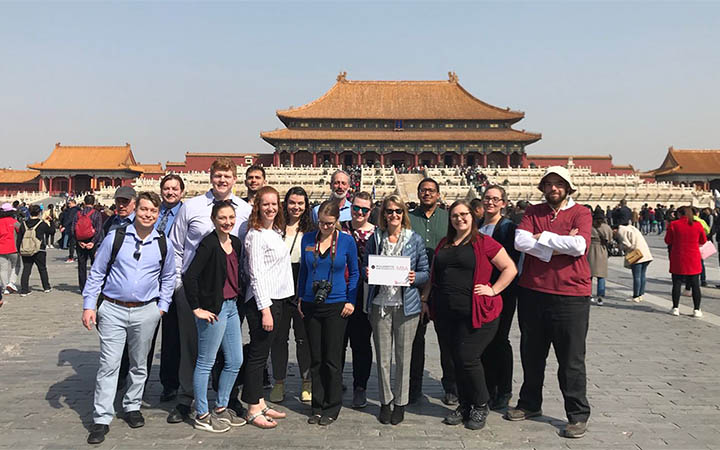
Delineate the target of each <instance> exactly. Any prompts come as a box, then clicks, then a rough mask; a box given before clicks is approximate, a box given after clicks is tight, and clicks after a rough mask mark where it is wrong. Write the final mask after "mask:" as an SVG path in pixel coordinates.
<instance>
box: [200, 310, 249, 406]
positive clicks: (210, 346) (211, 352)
mask: <svg viewBox="0 0 720 450" xmlns="http://www.w3.org/2000/svg"><path fill="white" fill-rule="evenodd" d="M217 318H218V320H217V322H214V323H212V324H210V323H209V322H208V321H207V320H200V319H198V318H195V324H196V325H197V332H198V355H197V363H196V364H195V372H194V374H193V391H194V392H195V410H196V411H197V414H198V415H199V416H201V415H203V414H205V413H207V412H209V407H208V401H207V389H208V380H209V378H210V371H211V370H212V368H213V364H214V363H215V356H216V355H217V352H218V350H219V349H220V347H222V350H223V355H224V356H225V366H224V367H223V370H222V373H221V374H220V381H219V387H218V393H217V400H216V401H215V404H216V406H217V407H218V408H221V407H226V406H227V405H228V402H229V401H230V391H231V390H232V387H233V384H234V383H235V378H236V377H237V374H238V372H239V371H240V366H241V365H242V360H243V348H242V330H241V329H240V318H239V317H238V311H237V304H236V303H235V299H234V298H233V299H228V300H225V301H224V302H223V305H222V309H221V310H220V313H219V314H217Z"/></svg>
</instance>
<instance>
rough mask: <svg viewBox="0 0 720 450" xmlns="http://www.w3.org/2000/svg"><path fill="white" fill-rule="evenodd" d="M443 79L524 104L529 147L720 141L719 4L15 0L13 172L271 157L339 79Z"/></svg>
mask: <svg viewBox="0 0 720 450" xmlns="http://www.w3.org/2000/svg"><path fill="white" fill-rule="evenodd" d="M341 70H345V71H347V72H348V79H353V80H397V79H403V80H442V79H447V72H448V71H449V70H453V71H455V72H457V74H458V76H459V78H460V83H461V84H462V85H463V86H464V87H465V88H466V89H467V90H468V91H470V92H471V93H472V94H473V95H475V96H476V97H478V98H480V99H482V100H484V101H487V102H489V103H492V104H494V105H497V106H501V107H505V106H509V107H511V108H512V109H517V110H521V111H525V113H526V118H525V119H524V120H523V121H521V122H520V123H519V124H517V125H516V128H525V129H527V130H530V131H539V132H542V134H543V139H542V140H541V141H540V142H538V143H536V144H533V145H531V146H529V147H528V152H529V153H530V154H548V153H550V154H573V153H574V154H612V155H613V157H614V161H615V163H616V164H628V163H629V164H633V165H634V166H635V167H636V168H639V169H642V170H647V169H652V168H655V167H657V166H658V165H659V164H660V163H661V161H662V158H663V157H664V155H665V153H666V150H667V147H668V146H670V145H674V146H675V147H676V148H720V125H719V124H718V122H720V120H719V119H720V112H718V111H719V110H718V108H719V107H720V85H719V83H718V81H719V80H720V73H719V72H720V3H690V2H682V3H648V2H636V3H629V4H628V3H620V2H613V3H610V2H606V3H584V2H583V3H578V2H573V3H570V2H567V3H562V2H560V3H540V2H525V3H505V2H503V3H480V2H473V3H452V2H423V3H415V2H397V3H388V2H383V3H368V2H363V3H348V2H330V3H306V2H290V3H274V2H263V3H220V4H216V3H206V2H200V3H192V4H188V3H179V4H178V3H99V2H93V3H71V4H66V3H57V2H52V3H34V4H25V3H22V4H20V3H18V4H8V3H0V93H1V94H2V95H0V152H1V154H2V161H0V167H3V166H5V167H16V168H21V167H24V166H25V164H26V163H28V162H33V161H39V160H43V159H45V158H46V157H47V156H48V154H49V153H50V151H51V150H52V148H53V146H54V144H55V142H58V141H59V142H62V143H63V144H66V145H122V144H124V143H125V142H129V143H130V144H131V145H132V147H133V151H134V153H135V157H136V159H138V160H139V161H140V162H143V163H151V162H158V161H162V162H163V163H164V162H165V161H167V160H171V161H177V160H182V159H183V157H184V153H185V152H186V151H192V152H261V151H270V150H271V148H272V147H271V146H270V145H268V144H266V143H265V142H264V141H262V140H261V139H260V137H259V133H260V131H262V130H271V129H274V128H276V127H280V126H281V125H282V124H281V122H280V121H279V120H278V119H277V117H276V116H275V111H276V110H277V109H283V108H287V107H288V106H290V105H295V106H299V105H302V104H304V103H306V102H308V101H311V100H313V99H315V98H317V97H319V96H320V95H322V94H323V93H324V92H325V91H327V90H328V89H329V88H330V87H331V86H332V85H333V83H334V82H335V77H336V76H337V74H338V72H339V71H341Z"/></svg>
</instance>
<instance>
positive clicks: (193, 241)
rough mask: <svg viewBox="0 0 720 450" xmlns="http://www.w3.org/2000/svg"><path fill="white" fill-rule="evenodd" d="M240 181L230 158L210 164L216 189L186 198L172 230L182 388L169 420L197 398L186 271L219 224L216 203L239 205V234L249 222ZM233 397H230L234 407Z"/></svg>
mask: <svg viewBox="0 0 720 450" xmlns="http://www.w3.org/2000/svg"><path fill="white" fill-rule="evenodd" d="M236 182H237V166H236V164H235V163H234V162H233V161H232V160H231V159H229V158H219V159H217V160H215V161H214V162H213V163H212V165H211V166H210V183H211V184H212V189H210V190H209V191H208V192H207V193H205V194H203V195H198V196H197V197H193V198H191V199H188V200H186V201H185V203H184V204H183V206H182V207H181V208H180V210H179V211H178V214H177V217H175V223H174V224H173V227H172V230H171V231H170V236H169V237H170V241H171V242H172V243H173V248H174V249H175V267H176V275H177V276H176V280H175V297H174V299H175V306H176V308H177V316H178V328H179V330H180V371H179V376H178V378H179V381H180V389H179V391H178V404H177V406H176V407H175V408H174V409H173V410H172V411H171V412H170V414H169V415H168V417H167V421H168V423H182V422H183V421H184V420H186V419H188V418H189V417H190V405H191V404H192V401H193V399H194V397H195V396H194V394H193V373H194V372H195V361H196V360H197V350H198V342H197V327H196V325H195V315H194V314H193V312H192V309H191V308H190V305H189V304H188V301H187V298H186V297H185V290H184V289H183V288H182V274H183V273H185V271H186V270H187V269H188V267H190V263H191V262H192V260H193V258H194V257H195V251H196V249H197V247H198V246H199V245H200V241H202V239H203V238H204V237H205V236H207V235H208V234H210V233H212V232H213V230H214V229H215V226H214V225H213V223H212V220H211V219H210V213H211V211H212V207H213V204H214V203H215V202H219V201H230V202H231V203H232V205H233V207H234V208H235V218H236V219H235V227H234V228H233V229H232V232H231V233H232V234H234V235H235V236H237V235H238V229H239V228H240V226H241V225H242V224H244V223H245V222H247V220H248V217H250V212H251V211H252V208H251V207H250V205H248V204H247V202H245V201H244V200H242V199H241V198H239V197H238V196H236V195H235V194H233V186H235V183H236ZM233 400H236V399H233V398H231V399H230V402H231V405H229V407H231V408H233V405H232V403H233Z"/></svg>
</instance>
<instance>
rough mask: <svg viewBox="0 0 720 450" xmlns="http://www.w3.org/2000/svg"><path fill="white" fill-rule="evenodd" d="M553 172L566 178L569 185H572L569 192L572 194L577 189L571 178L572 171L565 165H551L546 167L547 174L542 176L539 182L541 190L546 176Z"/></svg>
mask: <svg viewBox="0 0 720 450" xmlns="http://www.w3.org/2000/svg"><path fill="white" fill-rule="evenodd" d="M551 173H554V174H555V175H557V176H559V177H560V178H562V179H563V180H565V181H566V182H567V184H568V186H570V190H569V191H568V194H572V193H574V192H575V191H577V188H575V185H574V184H573V182H572V180H571V179H570V172H569V171H568V170H567V169H566V168H565V167H563V166H550V167H548V168H547V169H545V174H544V175H543V176H542V178H540V183H538V189H540V190H541V191H542V190H543V188H542V183H543V180H544V179H545V177H547V176H548V175H550V174H551Z"/></svg>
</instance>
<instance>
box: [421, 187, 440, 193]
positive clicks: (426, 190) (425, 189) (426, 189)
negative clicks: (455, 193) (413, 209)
mask: <svg viewBox="0 0 720 450" xmlns="http://www.w3.org/2000/svg"><path fill="white" fill-rule="evenodd" d="M418 192H419V193H421V194H434V193H436V192H437V189H433V188H423V189H418Z"/></svg>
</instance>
